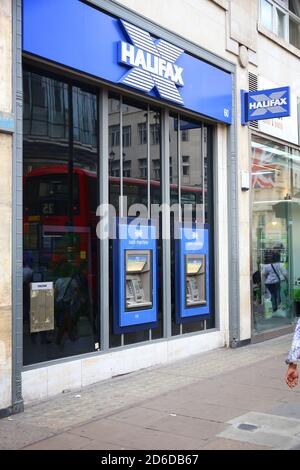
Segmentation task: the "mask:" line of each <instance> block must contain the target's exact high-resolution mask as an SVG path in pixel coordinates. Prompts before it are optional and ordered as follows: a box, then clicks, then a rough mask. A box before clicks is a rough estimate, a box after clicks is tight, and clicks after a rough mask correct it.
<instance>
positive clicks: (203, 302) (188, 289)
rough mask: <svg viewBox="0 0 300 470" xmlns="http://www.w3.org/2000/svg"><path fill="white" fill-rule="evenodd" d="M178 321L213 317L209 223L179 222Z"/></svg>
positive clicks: (177, 259) (177, 266)
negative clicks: (211, 310) (211, 315)
mask: <svg viewBox="0 0 300 470" xmlns="http://www.w3.org/2000/svg"><path fill="white" fill-rule="evenodd" d="M176 238H177V239H176V260H175V271H176V286H177V290H176V321H177V323H185V322H188V321H191V320H198V319H208V318H209V317H210V286H209V237H208V226H207V225H204V226H201V227H199V226H197V225H192V226H190V227H184V226H183V225H178V227H177V237H176Z"/></svg>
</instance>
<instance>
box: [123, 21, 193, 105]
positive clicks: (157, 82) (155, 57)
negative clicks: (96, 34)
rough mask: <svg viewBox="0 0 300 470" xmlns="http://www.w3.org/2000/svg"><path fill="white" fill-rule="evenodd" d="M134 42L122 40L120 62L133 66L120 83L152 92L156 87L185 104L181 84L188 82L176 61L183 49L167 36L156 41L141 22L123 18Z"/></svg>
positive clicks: (125, 28) (129, 35)
mask: <svg viewBox="0 0 300 470" xmlns="http://www.w3.org/2000/svg"><path fill="white" fill-rule="evenodd" d="M120 21H121V23H122V26H123V28H124V30H125V32H126V33H127V36H128V37H129V39H130V41H131V43H132V44H129V43H127V42H124V41H121V42H120V43H119V44H118V55H119V62H121V63H122V64H125V65H128V66H130V67H133V68H131V69H130V70H129V72H126V74H125V75H124V76H123V77H122V78H121V80H120V81H119V83H122V84H124V85H127V86H131V87H134V88H136V89H138V90H141V91H144V92H146V93H149V92H150V91H151V90H153V88H154V87H155V88H156V90H157V92H158V94H159V96H160V97H161V98H163V99H166V100H169V101H173V102H175V103H177V104H180V105H183V104H184V102H183V100H182V97H181V95H180V93H179V91H178V88H177V87H178V86H180V87H182V86H184V82H183V77H182V73H183V68H182V67H179V66H178V65H177V64H176V63H175V62H176V61H177V59H178V58H179V57H180V56H181V55H182V54H183V53H184V50H183V49H180V48H179V47H176V46H174V45H173V44H170V43H168V42H166V41H164V40H163V39H159V40H157V41H154V40H153V39H152V37H151V36H150V34H149V33H148V32H146V31H144V30H142V29H140V28H138V27H137V26H134V25H132V24H131V23H128V22H127V21H124V20H120Z"/></svg>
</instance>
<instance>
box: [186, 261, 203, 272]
mask: <svg viewBox="0 0 300 470" xmlns="http://www.w3.org/2000/svg"><path fill="white" fill-rule="evenodd" d="M201 267H202V261H201V260H200V259H199V258H189V259H188V262H187V266H186V273H187V274H199V273H200V269H201Z"/></svg>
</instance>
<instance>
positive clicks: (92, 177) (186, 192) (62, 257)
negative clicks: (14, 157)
mask: <svg viewBox="0 0 300 470" xmlns="http://www.w3.org/2000/svg"><path fill="white" fill-rule="evenodd" d="M147 184H148V183H147V180H141V179H137V178H131V177H124V178H123V187H124V194H125V195H126V196H127V205H128V208H129V207H130V206H131V205H132V204H135V203H137V202H138V203H141V204H145V205H147V202H148V201H147ZM150 185H151V202H152V203H155V204H159V203H160V201H161V195H160V192H161V188H160V181H152V180H151V181H150ZM97 187H98V186H97V174H96V173H95V172H91V171H87V170H85V169H81V168H78V167H73V168H72V172H70V169H69V167H68V165H56V166H47V167H46V166H45V167H40V168H36V169H33V170H32V171H31V172H30V173H29V174H28V175H26V176H25V177H24V250H25V253H26V251H30V252H31V253H33V252H36V253H38V255H37V256H38V257H39V260H38V264H39V265H42V266H46V265H47V266H49V263H50V264H51V266H53V265H54V266H55V265H57V264H60V263H61V262H66V261H73V263H74V264H75V265H77V266H78V265H80V264H82V263H83V262H85V263H87V264H88V266H89V272H90V273H91V270H90V269H91V268H92V264H94V263H95V262H97V261H96V258H95V256H93V255H96V252H97V243H96V225H97V218H96V209H97V203H98V190H97ZM119 192H120V178H118V177H110V202H111V203H112V204H113V205H114V206H117V205H118V203H119V201H118V197H119ZM170 194H171V204H173V203H175V202H176V199H178V186H176V185H175V184H171V185H170ZM181 200H182V203H189V204H192V205H193V206H195V204H200V203H201V202H202V190H201V189H199V188H194V187H187V186H183V187H182V188H181ZM95 268H96V266H95ZM94 272H96V269H95V271H94Z"/></svg>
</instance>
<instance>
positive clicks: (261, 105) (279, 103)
mask: <svg viewBox="0 0 300 470" xmlns="http://www.w3.org/2000/svg"><path fill="white" fill-rule="evenodd" d="M286 100H287V98H279V99H277V100H264V101H258V102H257V103H249V109H251V110H253V109H259V108H272V107H275V106H282V105H284V104H285V105H287V102H286Z"/></svg>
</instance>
